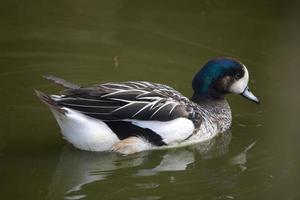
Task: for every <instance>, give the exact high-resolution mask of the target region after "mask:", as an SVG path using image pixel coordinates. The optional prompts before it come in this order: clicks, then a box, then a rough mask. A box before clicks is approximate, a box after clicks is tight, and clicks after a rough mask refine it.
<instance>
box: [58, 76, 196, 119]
mask: <svg viewBox="0 0 300 200" xmlns="http://www.w3.org/2000/svg"><path fill="white" fill-rule="evenodd" d="M53 99H54V100H55V102H56V103H57V105H58V106H61V107H67V108H71V109H74V110H77V111H79V112H81V113H83V114H86V115H88V116H91V117H94V118H97V119H100V120H103V121H114V120H124V119H139V120H157V121H168V120H172V119H176V118H178V117H188V116H189V114H190V113H191V111H192V110H193V109H192V108H191V107H189V106H188V102H190V100H189V99H188V98H186V97H184V96H183V95H182V94H181V93H179V92H178V91H176V90H174V89H173V88H171V87H169V86H166V85H162V84H157V83H151V82H145V81H129V82H118V83H104V84H99V85H94V86H91V87H79V88H78V87H76V88H73V89H67V90H65V91H63V93H62V95H61V96H53Z"/></svg>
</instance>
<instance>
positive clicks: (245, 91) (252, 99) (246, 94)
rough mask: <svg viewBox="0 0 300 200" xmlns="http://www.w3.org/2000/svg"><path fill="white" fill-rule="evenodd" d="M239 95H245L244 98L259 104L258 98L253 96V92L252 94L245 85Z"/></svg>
mask: <svg viewBox="0 0 300 200" xmlns="http://www.w3.org/2000/svg"><path fill="white" fill-rule="evenodd" d="M241 95H242V96H243V97H245V98H246V99H249V100H250V101H253V102H255V103H257V104H259V99H258V98H257V97H256V96H254V94H252V92H251V91H250V89H249V87H246V88H245V90H244V92H243V93H242V94H241Z"/></svg>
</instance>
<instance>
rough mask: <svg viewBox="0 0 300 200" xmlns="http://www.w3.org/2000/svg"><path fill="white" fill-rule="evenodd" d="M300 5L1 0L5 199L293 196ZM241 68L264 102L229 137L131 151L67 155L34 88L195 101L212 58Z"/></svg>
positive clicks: (244, 107) (70, 151)
mask: <svg viewBox="0 0 300 200" xmlns="http://www.w3.org/2000/svg"><path fill="white" fill-rule="evenodd" d="M299 8H300V5H299V1H279V0H277V1H258V0H257V1H242V2H241V1H237V0H232V1H212V0H210V1H188V2H187V1H125V0H115V1H89V2H87V1H80V0H75V1H66V0H65V1H37V0H30V1H15V0H12V1H2V2H1V3H0V15H1V17H0V25H1V30H0V93H1V98H0V112H1V115H0V163H1V165H0V166H1V167H0V173H1V181H0V188H1V189H0V195H1V196H0V198H1V199H30V200H32V199H130V200H136V199H139V200H140V199H142V200H156V199H199V200H200V199H216V200H218V199H300V173H299V152H300V148H299V140H300V137H299V128H300V125H299V113H300V112H299V111H300V109H299V105H298V103H299V102H300V84H299V83H298V81H299V78H298V77H299V72H300V68H299V66H300V61H299V52H300V37H299V32H300V27H299V24H300V15H299ZM217 56H232V57H235V58H238V59H240V60H241V61H242V62H243V63H245V64H246V66H247V67H248V69H249V71H250V76H251V77H250V78H251V80H250V87H251V89H252V91H253V92H254V93H255V94H256V95H257V96H258V97H260V99H261V102H262V103H261V104H260V105H255V104H253V103H250V102H248V101H247V100H244V99H243V98H241V97H240V96H234V95H231V96H229V97H228V99H229V101H230V105H231V108H232V111H233V124H232V128H231V130H230V132H228V133H226V134H222V135H220V136H219V137H217V138H215V139H214V140H212V141H209V142H206V143H202V144H197V145H193V146H189V147H184V148H178V149H169V150H161V151H152V152H143V153H140V154H136V155H132V156H120V155H118V154H113V153H91V152H83V151H80V150H76V149H74V148H73V147H72V146H71V145H68V144H66V142H65V141H64V140H63V139H61V135H60V133H59V129H58V127H57V125H56V122H55V121H54V119H53V117H52V115H51V113H50V112H49V111H48V109H47V108H46V107H45V106H44V105H43V104H42V103H41V102H40V101H39V100H38V99H37V98H36V97H35V96H34V95H33V90H32V89H33V88H38V89H39V90H42V91H50V92H57V91H58V88H57V87H56V86H54V85H52V84H51V83H49V82H47V81H45V80H43V79H42V78H41V76H42V75H44V74H53V75H57V76H61V77H64V78H66V79H68V80H71V81H74V82H78V83H80V84H86V85H88V84H93V83H99V82H106V81H125V80H150V81H154V82H160V83H165V84H168V85H171V86H173V87H175V88H176V89H178V90H179V91H181V92H182V93H184V94H185V95H187V96H190V95H191V83H190V82H191V78H192V76H193V75H194V73H195V72H196V71H197V70H198V69H199V68H200V66H201V65H202V64H203V63H205V62H206V61H207V60H209V59H211V58H213V57H217Z"/></svg>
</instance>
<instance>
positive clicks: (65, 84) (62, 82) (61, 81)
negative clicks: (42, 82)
mask: <svg viewBox="0 0 300 200" xmlns="http://www.w3.org/2000/svg"><path fill="white" fill-rule="evenodd" d="M43 77H44V78H45V79H47V80H49V81H52V82H53V83H55V84H57V85H61V86H63V87H65V88H68V89H78V88H81V86H80V85H77V84H75V83H71V82H69V81H66V80H64V79H62V78H58V77H56V76H52V75H45V76H43Z"/></svg>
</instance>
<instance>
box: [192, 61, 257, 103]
mask: <svg viewBox="0 0 300 200" xmlns="http://www.w3.org/2000/svg"><path fill="white" fill-rule="evenodd" d="M248 82H249V73H248V70H247V68H246V67H245V65H243V64H242V63H241V62H239V61H237V60H235V59H233V58H216V59H213V60H210V61H208V62H207V63H206V64H205V65H204V66H203V68H202V69H201V70H200V71H199V72H198V73H197V74H196V75H195V77H194V79H193V83H192V84H193V89H194V95H193V99H195V100H197V99H200V98H202V97H210V98H224V95H226V94H229V93H234V94H240V95H242V96H243V97H245V98H247V99H249V100H251V101H253V102H255V103H259V100H258V98H257V97H255V96H254V95H253V94H252V92H251V91H250V89H249V87H248Z"/></svg>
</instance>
